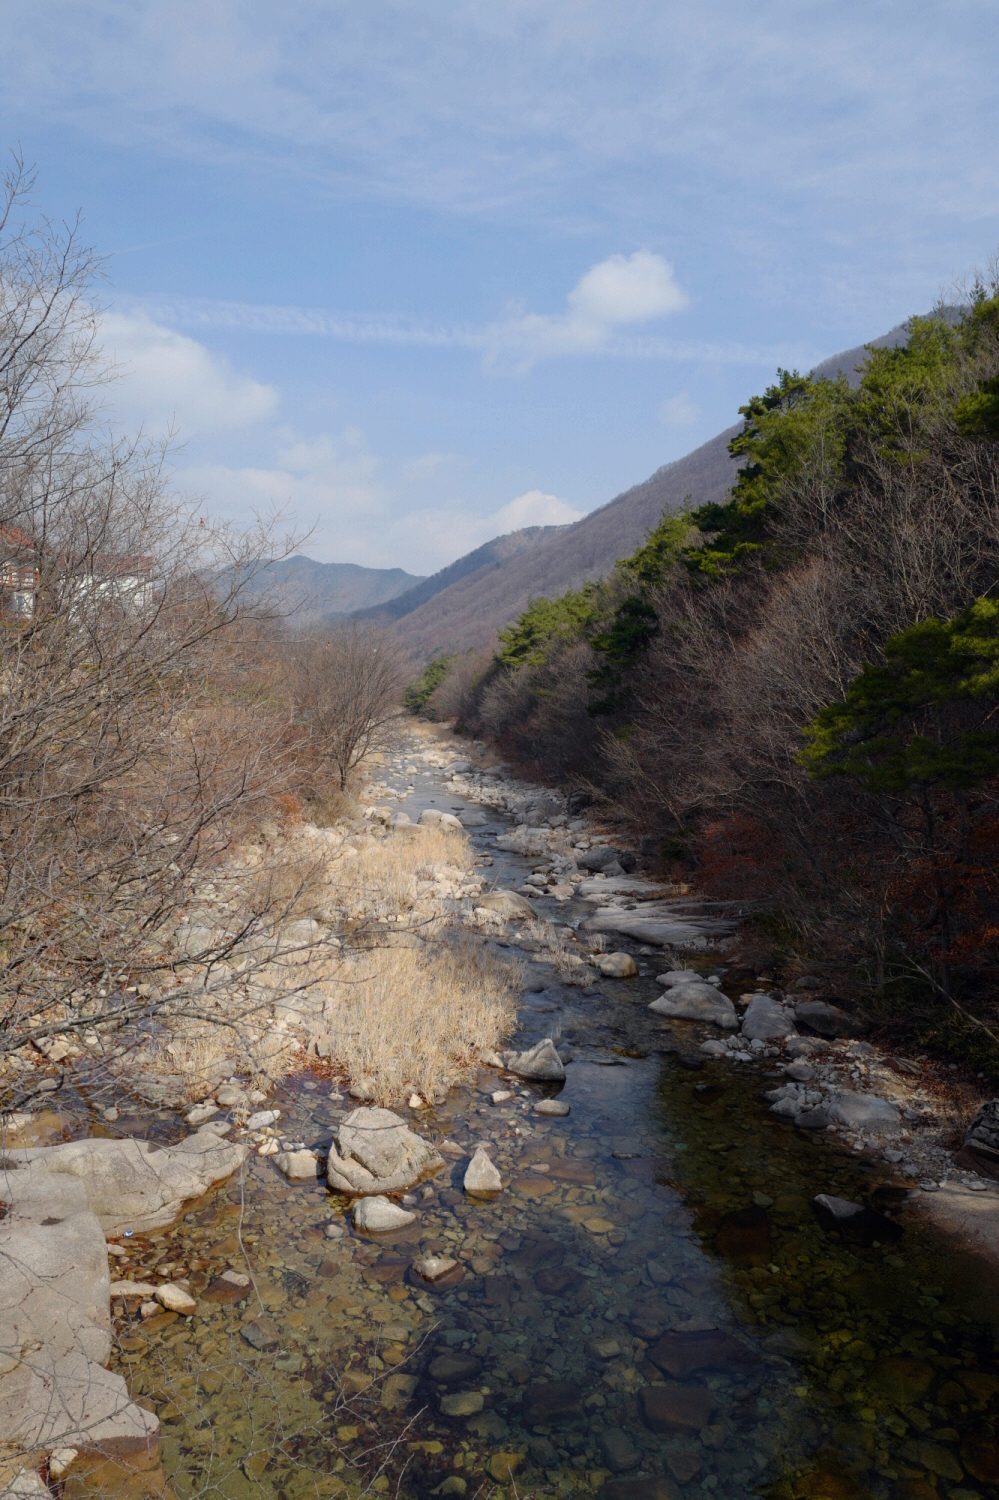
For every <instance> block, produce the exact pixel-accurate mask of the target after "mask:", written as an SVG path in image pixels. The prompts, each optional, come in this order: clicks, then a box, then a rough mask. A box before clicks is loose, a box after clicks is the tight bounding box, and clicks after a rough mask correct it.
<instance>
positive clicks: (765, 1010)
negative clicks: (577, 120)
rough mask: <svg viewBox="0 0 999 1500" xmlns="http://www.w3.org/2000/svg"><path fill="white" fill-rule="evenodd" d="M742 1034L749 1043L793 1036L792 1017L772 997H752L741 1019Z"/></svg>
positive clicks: (790, 1013)
mask: <svg viewBox="0 0 999 1500" xmlns="http://www.w3.org/2000/svg"><path fill="white" fill-rule="evenodd" d="M742 1034H743V1036H744V1037H746V1038H747V1039H748V1040H749V1041H762V1042H769V1041H774V1040H775V1039H779V1038H781V1037H789V1036H794V1035H795V1025H794V1016H793V1014H792V1012H791V1011H789V1010H787V1009H786V1008H785V1007H784V1006H783V1005H781V1004H780V1002H779V1001H777V1000H775V999H774V998H773V996H772V995H754V996H753V998H752V1000H750V1002H749V1008H748V1010H747V1011H746V1014H745V1015H744V1016H743V1018H742Z"/></svg>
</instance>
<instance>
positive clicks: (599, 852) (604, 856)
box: [576, 844, 637, 874]
mask: <svg viewBox="0 0 999 1500" xmlns="http://www.w3.org/2000/svg"><path fill="white" fill-rule="evenodd" d="M576 863H577V865H578V866H579V868H580V869H581V870H606V869H607V866H608V865H613V864H616V865H617V866H618V868H619V869H620V870H621V872H622V874H623V873H625V872H626V871H629V872H630V871H631V870H633V869H634V868H635V865H636V863H637V861H636V859H635V856H634V855H633V854H626V853H625V852H624V851H623V850H621V849H612V848H611V847H610V846H609V845H607V844H601V845H600V846H599V847H597V848H596V849H588V850H587V851H586V853H585V854H580V855H578V856H577V858H576Z"/></svg>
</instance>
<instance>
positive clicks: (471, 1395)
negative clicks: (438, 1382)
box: [441, 1391, 486, 1417]
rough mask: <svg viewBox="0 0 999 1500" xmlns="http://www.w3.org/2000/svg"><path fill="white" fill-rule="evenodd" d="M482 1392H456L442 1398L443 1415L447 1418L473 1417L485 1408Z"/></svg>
mask: <svg viewBox="0 0 999 1500" xmlns="http://www.w3.org/2000/svg"><path fill="white" fill-rule="evenodd" d="M485 1404H486V1402H485V1397H484V1396H483V1394H482V1392H481V1391H454V1392H453V1393H451V1392H449V1393H448V1394H447V1395H445V1396H442V1397H441V1413H442V1414H443V1415H444V1416H445V1417H471V1416H474V1415H475V1413H476V1412H477V1411H481V1410H482V1408H483V1406H485Z"/></svg>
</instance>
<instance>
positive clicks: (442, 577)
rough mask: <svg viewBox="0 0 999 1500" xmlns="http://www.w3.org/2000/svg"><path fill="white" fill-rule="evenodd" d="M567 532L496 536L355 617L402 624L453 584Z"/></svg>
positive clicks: (529, 530)
mask: <svg viewBox="0 0 999 1500" xmlns="http://www.w3.org/2000/svg"><path fill="white" fill-rule="evenodd" d="M566 529H567V528H566V527H565V526H525V527H523V528H522V530H520V531H511V532H508V533H507V535H506V536H495V537H493V539H492V541H491V542H483V544H482V546H481V547H476V549H475V551H474V552H466V554H465V556H464V557H459V558H458V561H457V562H453V563H449V564H448V566H447V567H446V568H441V570H440V572H439V573H434V574H433V575H432V577H430V578H424V579H421V580H420V581H419V582H417V583H416V584H415V585H414V587H412V588H408V589H407V590H406V592H405V593H404V594H397V595H396V596H395V598H393V599H389V600H388V601H387V603H385V604H375V605H371V606H369V607H368V608H367V609H358V610H355V611H354V617H355V619H358V620H383V621H388V620H401V619H402V617H403V615H410V614H412V613H413V611H414V610H415V609H419V607H420V605H421V604H426V603H428V602H429V601H430V600H431V599H432V598H433V597H434V595H435V594H440V593H443V591H444V590H445V589H447V588H450V587H451V585H452V584H453V583H459V582H460V581H461V579H463V578H467V577H468V576H469V575H470V574H472V573H478V572H480V571H488V570H489V569H491V568H498V567H500V566H501V565H502V564H503V563H505V562H509V560H510V559H511V558H513V557H519V556H520V554H521V553H522V552H527V551H529V550H530V548H532V547H536V546H537V545H538V543H539V542H543V541H545V540H546V539H547V538H548V537H551V536H554V535H555V533H556V532H558V531H565V530H566Z"/></svg>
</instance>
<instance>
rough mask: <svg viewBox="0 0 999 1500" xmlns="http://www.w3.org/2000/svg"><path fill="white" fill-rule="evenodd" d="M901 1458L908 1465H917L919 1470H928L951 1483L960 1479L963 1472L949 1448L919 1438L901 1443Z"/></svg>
mask: <svg viewBox="0 0 999 1500" xmlns="http://www.w3.org/2000/svg"><path fill="white" fill-rule="evenodd" d="M902 1456H903V1457H904V1458H907V1459H908V1460H909V1462H910V1463H914V1464H918V1465H919V1467H920V1468H921V1469H929V1471H930V1473H931V1474H936V1475H937V1476H938V1477H939V1478H940V1479H949V1480H951V1481H952V1482H953V1481H955V1480H958V1479H960V1478H961V1477H962V1475H963V1472H964V1471H963V1470H962V1468H961V1465H960V1464H959V1463H958V1461H957V1459H956V1458H955V1457H954V1455H953V1453H952V1452H951V1451H950V1449H949V1448H944V1447H942V1446H941V1445H940V1444H939V1443H928V1442H925V1441H923V1440H922V1439H921V1438H914V1439H912V1440H911V1441H910V1442H908V1443H903V1444H902Z"/></svg>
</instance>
